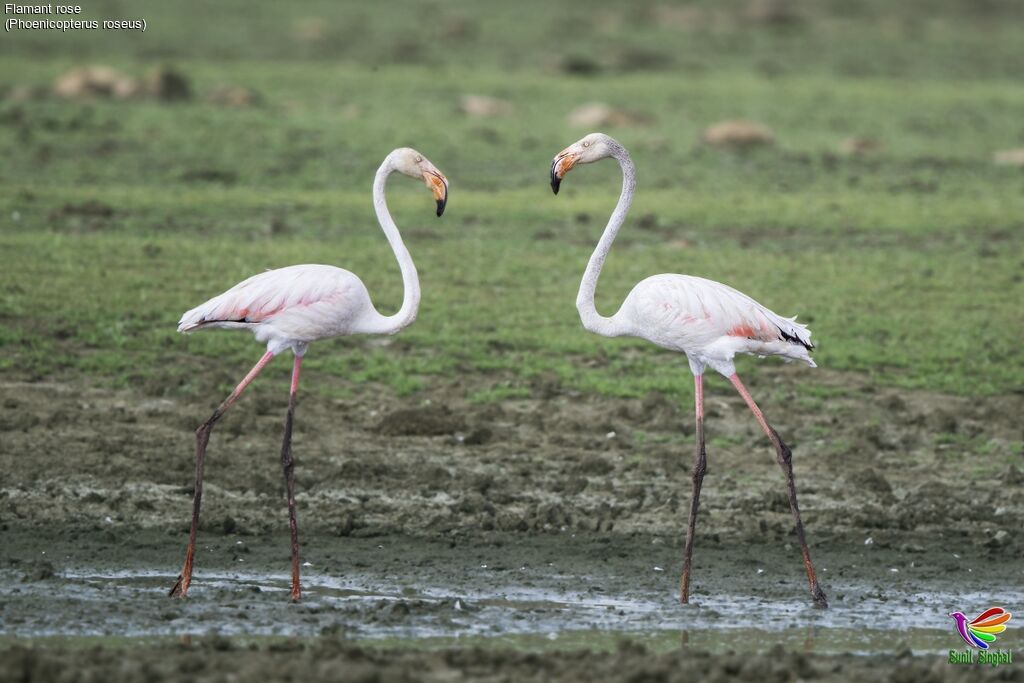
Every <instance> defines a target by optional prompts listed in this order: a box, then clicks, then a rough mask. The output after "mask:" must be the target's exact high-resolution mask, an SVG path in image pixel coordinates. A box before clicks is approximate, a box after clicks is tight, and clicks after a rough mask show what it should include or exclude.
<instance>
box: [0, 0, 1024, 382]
mask: <svg viewBox="0 0 1024 683" xmlns="http://www.w3.org/2000/svg"><path fill="white" fill-rule="evenodd" d="M80 17H81V18H83V19H117V18H122V19H134V18H145V19H146V21H147V24H148V30H147V31H146V32H145V33H141V32H116V31H78V32H68V33H63V34H62V33H58V32H53V31H13V32H10V33H6V34H4V35H3V36H2V38H0V92H2V98H3V99H2V102H0V155H2V158H3V163H2V165H0V209H2V210H0V226H2V235H0V370H2V371H3V373H4V375H6V376H8V377H11V378H17V379H41V378H53V377H56V378H61V379H65V380H69V381H86V382H98V383H101V384H104V385H114V386H125V385H130V386H133V387H136V388H138V390H139V391H142V392H145V393H148V394H157V395H170V394H173V395H184V396H196V397H198V396H203V397H204V400H207V399H208V400H212V399H209V397H210V396H211V395H214V394H215V393H216V391H215V390H216V389H219V390H222V391H227V389H228V388H229V387H230V386H231V385H232V384H233V383H234V382H235V381H236V380H237V378H238V376H240V375H241V374H242V373H243V372H244V370H245V369H246V368H247V367H248V366H249V364H251V362H253V361H255V359H256V358H257V357H258V356H259V353H260V350H259V348H257V347H256V346H255V345H254V344H253V342H252V340H251V339H250V338H248V337H247V336H246V335H244V334H241V333H226V332H218V333H211V334H202V335H195V336H193V337H189V338H185V337H180V336H179V335H177V333H176V332H175V323H176V321H177V319H178V317H179V316H180V314H181V313H182V312H183V311H185V310H186V309H188V308H190V307H192V306H194V305H196V304H198V303H200V302H201V301H203V300H205V299H206V298H208V297H210V296H212V295H214V294H217V293H218V292H220V291H222V290H224V289H226V288H228V287H229V286H231V285H232V284H234V283H235V282H237V281H238V280H240V279H242V278H244V277H246V276H247V275H249V274H251V273H254V272H258V271H260V270H263V269H265V268H272V267H278V266H283V265H289V264H292V263H302V262H324V263H331V264H336V265H339V266H342V267H345V268H348V269H350V270H352V271H353V272H355V273H357V274H359V275H360V277H362V278H363V280H364V281H365V282H366V283H367V286H368V287H369V289H370V291H371V294H372V295H373V297H374V299H375V302H376V304H377V306H378V308H379V309H381V310H382V311H383V312H390V311H392V310H393V309H395V308H397V306H398V303H399V301H400V299H401V282H400V279H399V275H398V269H397V266H396V265H395V263H394V259H393V256H392V255H391V253H390V251H389V249H388V247H387V244H386V242H385V241H384V239H383V236H382V235H381V233H380V231H379V229H378V227H377V225H376V221H375V219H374V216H373V212H372V206H371V202H370V184H371V180H372V176H373V172H374V170H375V169H376V167H377V165H378V164H379V163H380V161H381V160H382V159H383V157H384V156H385V155H386V154H387V153H388V151H390V150H391V149H392V148H394V147H397V146H402V145H411V146H415V147H416V148H417V149H418V150H420V151H421V152H423V153H424V154H425V155H427V156H428V157H429V158H430V159H431V160H432V161H433V162H434V163H435V164H437V166H438V167H439V168H441V169H442V170H443V171H444V172H445V173H446V174H447V175H448V177H449V179H450V181H451V196H450V202H449V207H448V212H447V213H446V215H445V216H444V217H443V218H442V219H441V220H438V219H436V218H434V217H433V214H432V202H431V201H430V198H429V196H428V195H427V194H426V193H425V191H424V190H423V188H422V187H420V186H417V185H415V184H413V183H410V182H406V181H404V180H402V179H395V180H393V181H392V184H391V186H390V188H389V192H390V203H391V207H392V212H393V213H394V215H395V218H396V221H397V223H398V225H399V227H400V228H401V229H402V230H403V234H404V235H405V239H406V243H407V244H408V246H409V248H410V250H411V252H412V254H413V257H414V259H415V260H416V262H417V265H418V267H419V270H420V274H421V280H422V286H423V290H424V296H423V304H422V309H421V313H420V318H419V320H418V321H417V323H416V324H415V325H414V326H413V327H412V328H410V329H409V330H407V331H405V332H403V333H402V334H401V335H400V336H399V337H397V338H396V339H395V340H394V342H393V343H391V344H388V345H382V344H381V343H379V341H373V340H369V339H362V338H354V339H347V340H338V341H332V342H325V343H321V344H320V345H318V347H316V348H315V349H314V351H313V352H312V353H311V354H310V356H309V367H311V368H314V369H315V371H316V375H320V379H318V380H315V381H313V382H310V383H309V386H310V389H311V390H312V391H318V392H323V393H337V394H351V393H354V392H358V387H359V385H360V383H363V382H375V383H379V384H381V385H384V386H388V387H391V388H393V390H394V391H396V392H398V393H400V394H413V395H414V394H416V393H417V392H419V391H421V390H423V389H424V388H426V387H429V386H432V385H435V384H439V383H451V382H453V381H456V380H457V381H458V382H459V383H460V386H464V388H463V389H462V390H464V391H465V392H466V395H467V397H468V398H470V399H471V400H477V401H493V400H500V399H502V398H505V397H509V396H527V395H530V393H531V392H532V391H533V390H534V389H533V387H534V386H536V382H535V380H536V379H537V378H538V377H555V378H557V380H558V381H559V382H561V383H563V384H564V385H565V386H568V387H572V388H575V389H581V390H586V391H593V392H599V393H604V394H611V395H643V394H644V393H646V392H648V391H650V390H652V389H657V390H661V391H665V392H668V393H670V394H673V395H675V396H679V397H680V398H682V399H683V400H685V401H688V400H690V399H689V394H690V391H691V385H690V380H689V378H688V370H687V366H686V363H685V361H684V360H683V359H681V358H679V357H677V356H674V355H673V354H670V353H667V352H663V351H660V350H658V349H655V348H652V347H650V346H648V345H646V344H644V343H642V342H638V341H631V340H614V341H612V340H607V339H601V338H597V337H595V336H592V335H589V334H586V333H585V332H584V331H583V330H582V329H581V327H580V325H579V322H578V318H577V315H576V311H575V307H574V300H575V292H576V287H577V286H578V281H579V277H580V274H581V273H582V270H583V267H584V265H585V263H586V260H587V257H588V255H589V253H590V250H591V249H592V248H593V244H594V243H595V242H596V240H597V238H598V236H599V234H600V232H601V229H602V228H603V226H604V222H605V220H606V217H607V215H608V214H609V213H610V211H611V209H612V207H613V206H614V203H615V200H616V197H617V192H618V187H619V178H618V168H617V167H616V165H615V164H612V163H610V162H608V163H604V164H598V165H595V166H589V167H586V168H581V169H579V170H578V171H577V172H575V173H574V174H573V175H572V176H571V177H569V178H568V179H567V181H566V182H565V183H564V184H563V191H562V193H561V194H560V195H559V196H558V197H557V198H555V197H553V196H552V195H551V192H550V189H549V188H548V185H547V172H548V167H549V164H550V160H551V158H552V156H553V155H554V154H555V153H557V152H558V151H559V150H561V149H562V148H564V147H565V146H567V145H568V144H570V143H571V142H573V141H575V140H576V139H578V138H580V137H582V136H583V135H584V134H586V133H588V132H591V131H592V130H597V129H600V130H603V131H604V132H607V133H609V134H611V135H613V136H615V137H617V138H618V139H619V140H620V141H622V142H623V143H624V144H625V145H626V146H627V147H628V148H629V149H630V150H631V152H632V154H633V156H634V159H635V160H636V163H637V166H638V169H639V182H640V185H639V193H638V196H637V199H636V202H635V203H634V208H633V212H632V216H631V219H630V221H629V222H628V223H627V225H626V227H625V228H624V229H623V232H622V233H621V235H620V238H619V241H618V243H617V244H616V245H615V248H614V249H613V251H612V255H611V257H610V258H609V261H608V264H607V266H606V269H605V273H604V275H603V277H602V280H601V284H600V287H599V290H598V306H599V308H600V309H602V312H603V313H605V314H610V313H612V312H613V311H614V309H615V307H616V306H617V305H618V303H619V302H620V301H621V300H622V298H623V297H624V296H625V294H626V293H627V292H628V290H629V287H631V286H632V284H633V283H635V282H637V281H639V280H640V279H642V278H643V277H645V276H647V275H650V274H653V273H657V272H685V273H690V274H695V275H701V276H705V277H710V278H714V279H718V280H721V281H724V282H726V283H728V284H731V285H733V286H735V287H737V288H739V289H741V290H743V291H746V292H747V293H749V294H751V295H752V296H754V297H755V298H757V299H758V300H760V301H761V302H762V303H764V304H765V305H767V306H769V307H771V308H773V309H774V310H775V311H777V312H778V313H780V314H783V315H793V314H797V313H799V314H800V320H801V321H803V322H807V323H809V324H810V325H811V327H812V329H813V331H814V341H815V342H816V343H817V344H818V346H819V350H818V352H817V354H816V358H817V359H818V363H819V365H820V366H821V367H822V368H824V369H828V370H839V371H847V372H860V373H868V374H870V375H871V376H872V377H874V378H875V379H876V380H877V381H878V382H880V383H883V384H888V385H900V386H906V387H920V388H926V389H931V390H937V391H942V392H949V393H956V394H979V395H980V394H996V393H1006V392H1015V391H1020V388H1021V386H1022V379H1024V363H1022V361H1024V354H1022V350H1021V348H1022V345H1021V341H1020V340H1021V339H1022V338H1024V316H1022V313H1024V306H1022V303H1021V302H1022V301H1024V297H1022V294H1024V285H1022V273H1024V249H1022V246H1024V152H1016V151H1015V150H1019V149H1020V148H1024V88H1022V84H1024V83H1022V71H1021V59H1020V57H1021V50H1020V46H1021V45H1024V22H1022V19H1024V5H1022V4H1021V3H1019V2H1014V1H1010V0H1007V1H1002V0H985V1H970V0H935V1H931V2H925V1H923V0H919V1H915V2H899V3H892V2H886V1H884V0H865V1H862V2H849V1H844V2H839V1H830V2H809V1H804V2H801V1H797V0H794V1H792V2H782V1H779V0H775V1H771V0H760V1H758V0H755V1H753V2H747V1H743V2H740V1H736V2H710V1H708V2H691V3H675V2H668V1H662V2H655V1H651V2H630V3H623V2H593V1H584V0H569V1H564V2H557V3H551V2H539V1H532V0H531V1H527V2H521V3H484V2H468V1H465V0H453V1H450V2H427V1H424V2H411V1H401V2H386V3H364V2H333V1H332V2H326V1H322V2H306V3H302V4H301V5H293V4H288V3H271V2H234V1H232V2H219V3H215V4H210V3H202V2H176V3H160V2H152V1H142V2H132V3H127V2H89V3H87V4H83V14H82V15H80ZM26 18H31V17H26ZM97 66H103V67H106V68H107V70H105V71H104V70H100V71H97V70H96V69H95V68H93V70H91V71H87V72H86V71H76V69H82V68H83V67H97ZM585 105H588V106H585ZM595 105H599V106H595ZM581 107H582V109H581ZM734 120H742V121H746V122H748V123H746V124H743V125H745V126H747V129H746V134H747V138H746V139H744V138H742V136H740V137H737V136H736V135H735V134H734V135H733V136H732V137H730V136H729V135H725V138H724V139H720V140H718V139H714V136H713V135H711V137H710V138H709V137H708V133H706V131H707V130H708V129H709V127H711V126H714V125H715V124H718V123H720V122H722V121H734ZM751 124H757V125H756V126H751ZM741 132H742V131H741ZM751 136H752V137H751ZM286 365H287V364H286V363H282V364H280V367H279V368H276V369H275V372H276V373H277V374H278V375H279V376H280V377H281V378H282V379H283V377H284V376H285V374H286V373H287V367H286ZM761 365H763V364H759V363H758V362H757V361H753V360H751V361H746V362H743V363H741V365H740V372H741V374H744V373H747V372H751V373H754V377H755V381H756V375H757V373H758V368H759V366H761ZM313 376H315V375H314V374H311V375H310V377H313ZM802 379H803V380H804V381H805V384H806V390H807V391H810V392H813V391H814V382H813V380H812V378H811V377H810V376H805V377H803V378H802ZM210 392H213V394H211V393H210Z"/></svg>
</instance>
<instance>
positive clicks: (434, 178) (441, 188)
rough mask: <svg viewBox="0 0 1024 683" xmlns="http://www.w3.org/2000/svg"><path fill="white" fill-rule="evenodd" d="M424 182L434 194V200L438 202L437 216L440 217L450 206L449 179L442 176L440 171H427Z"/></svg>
mask: <svg viewBox="0 0 1024 683" xmlns="http://www.w3.org/2000/svg"><path fill="white" fill-rule="evenodd" d="M423 180H424V182H426V184H427V187H429V188H430V191H431V192H433V193H434V199H435V200H437V215H438V216H439V217H440V216H441V214H443V213H444V207H445V206H446V205H447V204H448V179H447V178H445V177H444V176H443V175H441V172H440V171H426V172H425V173H424V174H423Z"/></svg>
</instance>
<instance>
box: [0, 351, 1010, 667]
mask: <svg viewBox="0 0 1024 683" xmlns="http://www.w3.org/2000/svg"><path fill="white" fill-rule="evenodd" d="M816 379H817V380H819V382H820V384H822V385H823V387H822V394H821V395H820V396H818V397H812V398H808V397H806V396H804V395H803V394H802V393H801V391H800V390H799V387H798V386H797V385H795V384H794V383H793V380H791V379H790V377H789V376H787V375H786V374H784V371H780V372H779V373H777V374H773V373H768V372H766V373H763V374H762V375H760V376H759V380H758V381H757V384H756V385H755V386H753V387H752V391H755V394H756V395H758V396H759V399H760V401H761V403H762V405H763V406H764V408H765V410H766V412H767V413H768V415H769V418H770V419H774V421H775V423H776V425H777V427H778V429H779V431H780V433H782V434H783V436H784V438H786V439H787V441H789V442H790V443H791V445H793V447H794V453H795V455H794V467H795V470H796V476H797V482H798V487H799V492H800V502H801V508H802V510H803V513H804V520H805V523H806V525H807V533H808V540H809V542H810V544H811V551H812V556H813V558H814V561H815V564H816V565H817V567H818V571H819V577H820V578H821V581H822V585H823V588H824V589H825V591H826V593H827V595H828V597H829V601H830V603H831V609H830V610H828V611H827V612H822V611H820V610H815V609H813V608H812V607H811V606H810V600H809V596H808V594H807V587H806V580H805V576H804V573H803V567H802V566H801V563H800V559H799V550H798V548H797V546H796V543H795V539H794V538H793V535H792V517H791V515H790V512H789V509H788V503H787V501H786V498H785V494H784V485H783V479H782V475H781V472H780V471H779V469H778V467H777V465H776V464H775V462H774V457H773V454H772V453H771V451H770V448H769V447H768V446H767V444H766V443H765V442H764V439H763V435H761V434H760V433H759V432H758V429H757V426H756V424H755V423H754V422H753V420H752V419H750V418H749V416H748V415H747V414H746V412H745V409H744V407H743V406H742V403H741V402H740V401H739V400H738V399H736V398H733V397H732V396H731V395H730V394H728V393H727V392H726V391H725V390H724V389H722V387H715V390H714V391H713V392H712V391H709V396H708V406H707V410H708V415H709V420H708V432H709V433H708V437H709V443H708V458H709V472H708V476H707V478H706V479H705V487H704V490H705V493H704V494H703V496H702V501H701V503H702V504H701V516H700V522H699V524H698V533H697V542H696V551H695V555H694V563H695V564H694V575H693V581H694V583H693V596H694V599H695V602H696V603H697V605H696V606H693V607H690V608H686V609H684V608H681V607H680V606H679V605H678V602H677V591H678V577H679V569H680V567H679V565H680V563H681V546H682V540H683V539H682V535H683V532H684V529H685V515H686V510H687V508H688V497H689V484H690V481H689V469H690V465H691V462H692V454H693V443H692V438H693V435H692V427H689V426H688V425H689V419H688V418H689V415H688V412H689V411H688V409H687V407H686V406H679V405H676V404H674V403H673V402H672V401H670V400H668V399H666V398H665V397H662V396H659V395H656V394H652V395H650V396H647V397H644V398H641V399H611V398H594V397H582V396H574V395H570V394H569V393H567V392H566V391H565V390H564V389H563V388H561V387H560V386H559V385H558V384H557V382H555V381H553V380H552V381H551V382H550V383H547V382H539V383H538V385H537V386H536V387H535V391H534V396H533V398H529V399H517V400H510V401H505V402H502V403H501V404H500V405H499V404H477V403H473V402H471V401H468V400H467V399H466V396H467V395H469V394H470V393H472V392H475V391H478V390H479V389H480V386H478V384H479V382H481V381H482V380H481V379H480V378H476V379H475V380H473V381H475V382H477V383H478V384H474V385H473V386H468V385H465V386H463V385H450V386H443V387H439V388H437V389H435V390H431V391H428V392H426V393H425V395H421V396H417V397H416V398H414V399H409V398H406V399H403V398H398V397H395V396H393V395H391V394H388V393H387V392H384V391H381V390H374V389H373V388H372V387H367V388H366V391H365V392H363V394H361V395H360V397H359V399H358V400H351V399H338V398H327V397H324V396H320V395H316V394H311V395H309V396H307V397H305V398H304V400H303V402H302V404H301V405H300V408H299V420H298V423H297V431H296V441H295V452H296V456H297V470H296V474H297V485H298V489H299V492H300V493H299V495H298V500H299V520H300V530H301V541H302V549H303V550H302V553H303V557H302V559H303V562H304V563H308V565H306V566H304V568H303V571H304V581H305V595H304V600H303V602H302V603H300V604H298V605H293V604H290V603H289V602H288V600H287V590H286V589H287V584H286V582H287V577H288V564H289V558H288V542H287V531H286V514H285V509H284V505H283V501H282V488H283V487H282V483H281V476H280V471H279V466H278V464H277V454H276V450H277V445H278V442H279V436H280V429H281V421H282V419H283V408H284V406H283V404H281V403H280V396H279V395H278V393H279V392H277V391H275V389H276V387H274V386H272V384H273V383H270V382H268V383H267V385H266V386H264V385H258V386H256V387H254V391H253V393H252V395H250V396H248V397H247V400H246V401H243V402H242V403H240V404H239V406H238V407H237V409H236V412H235V413H233V414H232V415H230V416H229V417H228V418H226V419H225V421H224V423H223V424H222V425H221V426H220V427H219V428H218V431H217V432H215V434H214V438H213V441H212V444H211V450H210V455H209V460H208V469H207V478H206V494H205V497H204V512H203V523H202V526H201V532H200V538H199V543H200V545H199V553H198V556H197V565H196V576H195V582H194V583H193V586H192V589H191V591H190V597H189V599H188V600H187V601H175V600H170V599H168V598H167V597H166V591H167V590H168V589H169V588H170V585H171V583H172V582H173V577H174V576H175V575H176V574H177V571H178V569H179V568H180V563H181V560H182V554H183V550H184V544H185V540H186V539H185V534H186V532H187V523H188V514H189V510H190V505H191V493H192V488H191V480H192V471H191V469H192V458H191V453H192V445H193V443H192V441H193V437H192V431H193V429H194V428H195V426H196V424H197V423H198V422H199V421H200V420H201V419H202V418H203V417H204V416H205V415H204V413H205V412H206V408H207V407H206V406H197V405H194V404H193V402H190V401H185V400H181V399H171V398H167V397H153V396H148V395H146V394H145V393H144V392H142V393H140V392H133V391H129V390H121V391H114V390H110V389H105V388H98V387H95V386H90V385H85V384H81V383H76V382H75V381H69V382H46V383H43V382H8V383H5V384H2V385H0V408H2V411H0V471H3V472H4V477H3V480H2V485H0V541H2V542H0V586H2V588H0V676H2V677H4V678H3V680H52V679H55V678H61V677H64V678H68V679H69V680H71V679H76V678H83V679H87V678H93V679H96V680H115V679H118V678H124V679H148V680H178V679H184V678H189V679H190V680H195V679H203V678H209V679H221V678H224V677H227V676H228V675H229V674H231V675H234V674H235V673H237V672H242V673H245V674H246V676H243V678H244V677H255V676H256V674H257V673H260V674H264V673H266V672H272V676H274V677H284V676H286V675H292V676H294V677H302V678H306V679H310V680H319V679H321V678H324V679H326V678H330V679H332V680H338V679H341V680H346V679H347V680H462V679H465V680H479V679H484V680H629V679H631V677H634V676H636V675H638V674H640V673H642V674H643V676H646V677H649V678H653V679H655V680H716V679H720V680H729V679H733V678H737V677H738V678H741V679H743V678H745V679H747V680H795V679H797V678H800V679H820V680H913V681H917V680H959V679H963V680H966V679H967V678H971V679H977V678H982V679H986V678H992V677H996V678H998V679H1001V680H1017V679H1015V678H1014V676H1018V677H1019V676H1020V673H1019V667H1018V666H1017V665H1012V666H1004V667H999V668H997V669H992V668H990V667H978V666H974V667H958V666H954V665H950V664H948V663H947V661H946V658H945V657H944V656H943V653H944V652H946V651H948V648H952V647H956V646H957V641H956V635H955V632H954V631H953V630H952V628H951V626H950V624H951V623H952V622H951V620H950V619H949V618H948V616H947V614H948V612H950V611H953V610H964V611H969V610H978V611H980V610H982V609H984V608H986V607H988V606H990V604H993V602H994V601H1001V602H1003V603H1004V604H1005V606H1006V607H1007V608H1008V609H1011V611H1012V610H1013V609H1014V606H1015V605H1020V604H1022V603H1024V563H1022V562H1021V561H1020V557H1021V555H1022V547H1024V546H1022V537H1021V532H1020V529H1021V528H1024V490H1022V483H1024V475H1022V474H1021V471H1020V470H1021V462H1020V460H1021V457H1020V452H1019V447H1018V445H1017V444H1019V443H1020V442H1021V441H1022V440H1024V432H1022V431H1021V430H1022V427H1021V423H1020V420H1019V415H1020V414H1022V413H1024V397H1021V396H1007V397H995V398H991V399H962V398H957V397H950V396H943V395H939V394H933V393H927V392H913V391H900V390H893V389H886V390H875V389H872V388H871V387H870V383H869V382H867V381H864V382H861V383H858V380H857V378H856V377H850V376H848V375H844V376H842V377H840V376H836V375H830V374H828V373H819V377H816ZM982 456H983V457H982ZM1015 638H1016V636H1015V635H1014V632H1013V631H1012V630H1011V631H1008V632H1007V634H1006V638H1005V640H1006V643H1007V647H1011V648H1013V647H1015V644H1016V643H1017V642H1019V639H1018V640H1015ZM634 680H635V679H634Z"/></svg>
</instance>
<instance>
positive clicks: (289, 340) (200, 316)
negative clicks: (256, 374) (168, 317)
mask: <svg viewBox="0 0 1024 683" xmlns="http://www.w3.org/2000/svg"><path fill="white" fill-rule="evenodd" d="M412 318H413V319H414V318H415V315H414V316H412ZM383 319H384V316H382V315H380V314H379V313H378V312H377V310H376V309H375V308H374V307H373V303H372V302H371V301H370V293H369V291H367V289H366V285H364V284H363V281H362V280H360V279H359V276H357V275H356V274H355V273H352V272H350V271H347V270H345V269H343V268H337V267H335V266H325V265H318V264H304V265H298V266H288V267H287V268H278V269H276V270H268V271H266V272H263V273H259V274H258V275H253V276H252V277H250V278H248V279H247V280H244V281H242V282H240V283H238V284H237V285H235V286H234V287H232V288H231V289H229V290H227V291H226V292H224V293H223V294H219V295H217V296H215V297H213V298H212V299H210V300H209V301H207V302H205V303H202V304H200V305H199V306H196V307H195V308H193V309H192V310H190V311H188V312H187V313H185V314H184V315H183V316H181V321H180V322H179V323H178V331H179V332H194V331H196V330H202V329H208V328H235V329H248V330H251V331H252V333H253V334H254V335H255V337H256V339H257V341H260V342H263V343H266V344H267V350H268V351H271V352H273V353H274V354H275V355H276V354H278V353H281V352H282V351H284V350H286V349H292V350H293V351H294V352H295V353H296V354H298V355H302V354H303V353H305V350H306V346H307V345H308V344H309V343H310V342H313V341H316V340H318V339H325V338H328V337H338V336H343V335H350V334H358V333H364V332H375V331H377V328H379V326H380V322H381V321H382V320H383ZM412 321H413V320H412V319H410V320H407V321H403V322H404V323H405V324H404V325H403V327H405V326H406V325H409V324H411V323H412ZM397 331H398V330H397V329H394V330H389V332H397Z"/></svg>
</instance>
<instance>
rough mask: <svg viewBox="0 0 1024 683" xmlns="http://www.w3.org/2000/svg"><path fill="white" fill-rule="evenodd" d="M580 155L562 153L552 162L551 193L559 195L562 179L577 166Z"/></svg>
mask: <svg viewBox="0 0 1024 683" xmlns="http://www.w3.org/2000/svg"><path fill="white" fill-rule="evenodd" d="M578 158H579V155H577V154H573V153H572V152H562V153H561V154H559V155H558V156H556V157H555V159H554V161H552V162H551V191H552V192H554V193H555V194H558V188H560V187H561V186H562V178H564V177H565V174H566V173H568V172H569V171H570V170H571V169H572V167H573V166H575V165H576V160H577V159H578Z"/></svg>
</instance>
